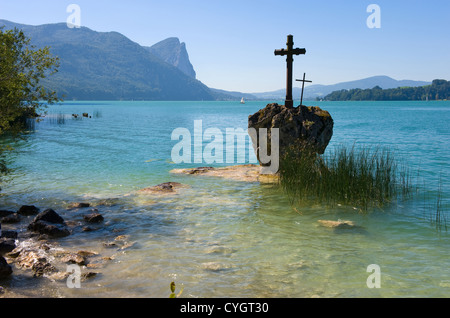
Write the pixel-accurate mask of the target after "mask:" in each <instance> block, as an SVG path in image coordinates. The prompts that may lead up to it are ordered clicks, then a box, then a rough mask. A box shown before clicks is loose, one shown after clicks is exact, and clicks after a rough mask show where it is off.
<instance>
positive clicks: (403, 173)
mask: <svg viewBox="0 0 450 318" xmlns="http://www.w3.org/2000/svg"><path fill="white" fill-rule="evenodd" d="M279 172H280V184H281V186H282V188H283V189H284V190H285V192H286V193H287V194H288V197H289V198H290V200H291V203H293V204H296V203H300V204H302V203H307V202H309V203H321V204H326V205H331V206H334V205H337V204H342V205H351V206H353V207H357V208H358V209H360V210H362V211H367V210H368V209H369V208H371V207H383V206H384V205H386V204H388V203H390V202H392V201H393V200H395V199H397V198H398V197H399V196H402V197H407V196H408V195H409V194H410V193H411V191H412V184H411V174H410V172H409V169H407V167H406V165H400V164H399V163H398V161H397V160H396V158H395V157H394V155H393V152H392V151H391V150H390V149H388V148H382V147H374V148H373V147H369V146H360V147H356V146H355V145H353V146H352V147H346V146H343V145H341V146H338V147H336V148H335V149H334V150H331V151H330V152H329V153H327V154H326V155H318V154H317V153H315V152H314V151H313V150H312V149H311V148H308V147H304V146H303V147H291V148H289V149H288V150H287V151H285V153H284V154H283V155H282V157H281V160H280V171H279Z"/></svg>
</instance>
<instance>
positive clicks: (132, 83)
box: [0, 20, 431, 100]
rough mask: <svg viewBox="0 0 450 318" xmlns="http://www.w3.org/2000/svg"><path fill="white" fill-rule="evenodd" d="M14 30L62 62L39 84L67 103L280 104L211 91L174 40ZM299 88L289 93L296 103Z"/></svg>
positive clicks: (325, 88)
mask: <svg viewBox="0 0 450 318" xmlns="http://www.w3.org/2000/svg"><path fill="white" fill-rule="evenodd" d="M1 26H5V29H13V28H18V29H21V30H23V31H24V33H25V34H26V35H27V36H28V37H30V38H31V42H32V44H33V45H35V46H36V47H44V46H49V47H50V48H51V49H50V51H51V53H52V54H53V55H56V56H58V57H59V58H60V67H59V71H58V73H56V74H54V75H52V76H51V77H48V78H46V79H45V80H44V82H43V84H44V86H46V87H47V88H50V89H53V90H55V91H57V92H58V94H59V95H61V96H64V99H66V100H71V99H73V100H240V99H241V98H242V97H243V98H245V99H247V100H283V99H284V98H285V95H286V93H285V89H280V90H277V91H273V92H263V93H251V94H249V93H242V92H230V91H225V90H221V89H214V88H209V87H207V86H206V85H205V84H203V83H202V82H200V81H199V80H197V79H196V72H195V70H194V67H193V66H192V64H191V62H190V60H189V55H188V52H187V49H186V44H185V43H181V42H180V40H179V39H178V38H175V37H172V38H168V39H165V40H163V41H161V42H158V43H156V44H155V45H153V46H151V47H145V46H141V45H139V44H138V43H135V42H133V41H131V40H130V39H128V38H127V37H125V36H124V35H122V34H120V33H118V32H96V31H93V30H91V29H89V28H86V27H81V28H72V29H71V28H68V27H67V24H66V23H57V24H45V25H38V26H31V25H24V24H18V23H14V22H10V21H6V20H0V27H1ZM429 84H431V83H429V82H420V81H409V80H402V81H397V80H394V79H392V78H390V77H388V76H374V77H370V78H366V79H361V80H357V81H351V82H344V83H338V84H334V85H318V84H315V85H310V86H307V87H306V88H305V92H304V99H305V100H306V99H316V98H317V97H319V98H320V97H324V96H326V95H327V94H329V93H331V92H333V91H337V90H342V89H353V88H361V89H366V88H373V87H375V86H380V87H381V88H384V89H387V88H397V87H402V86H424V85H429ZM300 94H301V89H300V88H299V87H295V88H294V90H293V95H294V98H295V99H299V98H300Z"/></svg>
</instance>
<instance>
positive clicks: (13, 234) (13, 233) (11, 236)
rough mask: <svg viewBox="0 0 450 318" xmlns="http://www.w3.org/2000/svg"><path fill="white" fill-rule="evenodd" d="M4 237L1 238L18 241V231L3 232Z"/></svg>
mask: <svg viewBox="0 0 450 318" xmlns="http://www.w3.org/2000/svg"><path fill="white" fill-rule="evenodd" d="M1 233H2V235H1V236H0V238H7V239H14V240H15V239H17V237H18V233H17V232H16V231H5V230H3V231H1Z"/></svg>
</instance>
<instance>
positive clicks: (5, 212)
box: [0, 210, 15, 218]
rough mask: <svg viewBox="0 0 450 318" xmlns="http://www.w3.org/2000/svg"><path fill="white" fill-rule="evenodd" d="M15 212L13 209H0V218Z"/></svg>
mask: <svg viewBox="0 0 450 318" xmlns="http://www.w3.org/2000/svg"><path fill="white" fill-rule="evenodd" d="M14 213H15V212H13V211H6V210H0V218H4V217H7V216H10V215H12V214H14Z"/></svg>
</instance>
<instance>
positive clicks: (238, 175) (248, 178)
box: [170, 164, 278, 183]
mask: <svg viewBox="0 0 450 318" xmlns="http://www.w3.org/2000/svg"><path fill="white" fill-rule="evenodd" d="M170 173H174V174H188V175H202V176H209V177H220V178H224V179H230V180H236V181H245V182H261V183H277V182H278V176H277V175H263V174H261V166H259V165H252V164H249V165H237V166H229V167H221V168H213V167H200V168H190V169H174V170H171V171H170Z"/></svg>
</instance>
